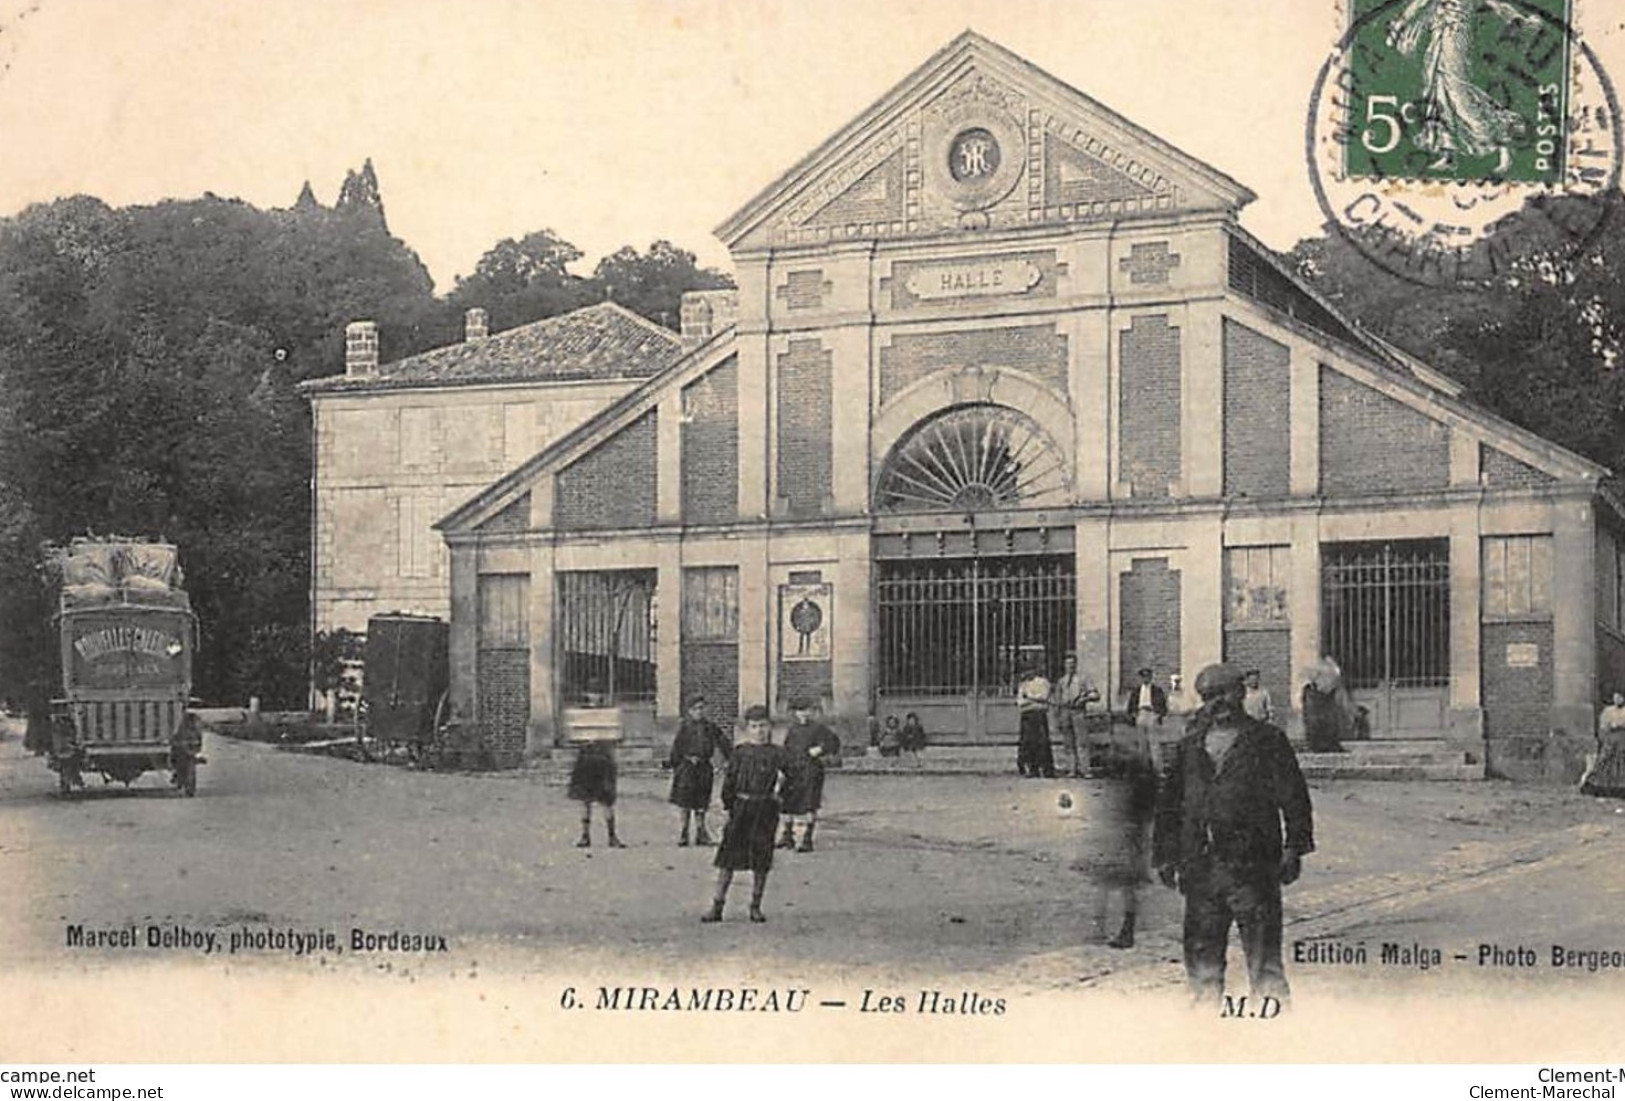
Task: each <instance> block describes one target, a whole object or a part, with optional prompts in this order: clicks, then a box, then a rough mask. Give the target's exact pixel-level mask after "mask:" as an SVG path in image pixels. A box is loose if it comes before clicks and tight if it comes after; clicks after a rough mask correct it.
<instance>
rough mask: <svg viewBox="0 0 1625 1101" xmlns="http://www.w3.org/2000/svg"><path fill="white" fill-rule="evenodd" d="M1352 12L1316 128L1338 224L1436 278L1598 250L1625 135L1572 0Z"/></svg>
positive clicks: (1366, 247) (1324, 194)
mask: <svg viewBox="0 0 1625 1101" xmlns="http://www.w3.org/2000/svg"><path fill="white" fill-rule="evenodd" d="M1346 15H1347V21H1346V28H1347V29H1346V31H1345V33H1344V34H1343V36H1342V38H1341V39H1340V40H1339V41H1338V43H1337V45H1336V47H1335V48H1334V50H1333V52H1332V55H1331V56H1330V57H1329V58H1328V60H1327V62H1326V64H1325V65H1324V66H1323V68H1322V70H1321V74H1320V79H1319V81H1318V82H1317V84H1316V87H1315V91H1314V93H1313V95H1312V96H1311V101H1310V114H1309V123H1308V128H1307V138H1306V141H1307V150H1306V153H1307V157H1308V161H1309V167H1310V174H1311V178H1312V180H1313V184H1314V189H1315V194H1316V197H1317V199H1318V200H1319V202H1320V205H1321V209H1322V212H1323V213H1324V214H1325V216H1326V218H1327V221H1328V222H1329V223H1330V224H1331V225H1333V226H1335V227H1336V228H1337V229H1338V230H1339V231H1340V232H1342V233H1343V235H1344V236H1345V237H1347V238H1348V239H1349V240H1350V241H1352V242H1353V243H1354V244H1356V245H1357V246H1358V247H1359V248H1360V249H1361V250H1362V251H1363V252H1365V254H1366V255H1367V256H1368V257H1370V258H1371V259H1372V260H1374V261H1375V262H1377V263H1378V264H1380V265H1382V266H1383V267H1384V268H1386V269H1387V270H1389V271H1391V272H1393V273H1394V274H1397V275H1400V276H1402V277H1404V278H1406V279H1410V280H1413V281H1415V282H1418V283H1421V284H1424V285H1430V286H1456V285H1463V284H1474V283H1483V282H1485V281H1487V280H1490V279H1493V278H1495V277H1496V276H1497V275H1498V274H1504V273H1505V272H1507V271H1509V270H1510V269H1511V268H1512V267H1514V266H1515V265H1516V264H1517V263H1518V262H1519V261H1520V260H1526V259H1528V258H1530V257H1533V256H1536V255H1537V254H1542V253H1545V254H1547V255H1551V254H1553V253H1557V254H1561V255H1565V256H1573V255H1575V254H1577V253H1580V252H1583V251H1584V250H1585V249H1586V248H1588V247H1589V245H1590V244H1591V243H1592V242H1593V241H1594V240H1595V239H1596V237H1597V235H1598V233H1600V231H1601V229H1602V227H1603V225H1604V224H1605V223H1606V221H1607V220H1608V219H1609V218H1610V217H1611V216H1612V212H1613V209H1614V206H1615V205H1616V204H1615V196H1617V194H1618V184H1619V167H1620V150H1621V146H1622V142H1621V138H1620V117H1619V107H1618V102H1617V98H1616V96H1615V92H1614V89H1613V84H1612V82H1611V81H1610V79H1609V77H1608V75H1607V73H1606V71H1605V70H1604V67H1603V66H1602V64H1601V62H1600V61H1599V60H1598V57H1597V55H1596V53H1595V52H1594V51H1593V50H1592V48H1591V47H1590V46H1589V45H1588V44H1587V43H1586V40H1585V38H1584V36H1583V34H1582V33H1581V30H1580V28H1579V26H1578V24H1577V22H1576V20H1577V19H1578V15H1577V13H1576V11H1575V3H1574V0H1348V5H1347V8H1346ZM1515 215H1516V216H1517V217H1514V216H1515Z"/></svg>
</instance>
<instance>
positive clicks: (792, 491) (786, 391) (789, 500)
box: [778, 340, 834, 516]
mask: <svg viewBox="0 0 1625 1101" xmlns="http://www.w3.org/2000/svg"><path fill="white" fill-rule="evenodd" d="M832 359H833V357H832V356H831V354H830V353H829V352H828V351H826V350H825V349H824V346H823V344H822V343H821V342H820V341H817V340H792V341H791V342H790V350H789V351H787V352H785V353H784V354H783V355H782V356H780V357H779V378H778V383H779V385H778V411H779V447H778V459H779V461H778V496H779V499H780V500H782V501H783V502H784V507H785V509H786V511H787V512H788V513H789V514H790V515H791V516H818V515H821V514H822V513H823V512H824V511H825V509H826V507H827V505H828V502H829V498H830V490H831V479H832V469H833V465H834V460H833V455H832V445H831V441H830V424H831V419H832V406H833V403H834V395H833V392H832V388H833V386H834V382H833V378H832V372H833V366H832Z"/></svg>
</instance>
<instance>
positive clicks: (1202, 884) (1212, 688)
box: [1152, 663, 1315, 1005]
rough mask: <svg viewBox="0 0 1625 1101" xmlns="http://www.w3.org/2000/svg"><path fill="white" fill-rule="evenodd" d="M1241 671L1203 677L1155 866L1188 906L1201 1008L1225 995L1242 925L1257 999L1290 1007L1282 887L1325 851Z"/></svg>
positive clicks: (1168, 795) (1164, 813)
mask: <svg viewBox="0 0 1625 1101" xmlns="http://www.w3.org/2000/svg"><path fill="white" fill-rule="evenodd" d="M1246 691H1247V688H1246V682H1245V679H1244V678H1243V676H1242V672H1241V670H1240V669H1238V668H1236V667H1235V666H1233V665H1227V664H1224V663H1220V664H1218V665H1210V666H1208V667H1207V668H1206V669H1203V670H1202V672H1201V673H1200V674H1199V675H1198V676H1197V678H1196V692H1197V695H1199V696H1200V697H1201V699H1202V705H1201V707H1200V708H1199V709H1198V710H1197V711H1196V713H1195V714H1193V715H1192V716H1191V718H1190V720H1189V722H1187V724H1186V734H1185V736H1184V737H1183V738H1181V739H1180V740H1179V742H1178V743H1177V744H1176V746H1175V747H1174V756H1173V760H1172V762H1171V764H1170V766H1169V768H1168V771H1167V774H1166V775H1165V776H1164V778H1163V786H1162V790H1161V791H1160V792H1159V793H1158V797H1157V814H1156V825H1155V830H1154V833H1153V838H1152V860H1153V863H1154V864H1155V865H1156V868H1157V875H1158V877H1159V878H1161V880H1162V882H1163V883H1164V884H1166V885H1167V886H1169V887H1174V886H1177V887H1178V888H1179V890H1180V891H1181V892H1182V893H1183V894H1184V896H1185V929H1184V946H1185V974H1186V977H1187V978H1188V979H1189V981H1190V986H1191V993H1192V995H1193V997H1194V998H1195V999H1196V1000H1197V1001H1198V1002H1200V1003H1207V1004H1213V1005H1217V1004H1218V1002H1219V1001H1220V999H1221V998H1222V996H1223V994H1224V956H1225V949H1226V947H1227V946H1228V944H1229V941H1230V926H1231V925H1232V924H1234V925H1235V926H1236V927H1237V928H1238V929H1239V930H1240V935H1241V945H1242V948H1243V950H1244V951H1245V952H1246V955H1247V976H1248V979H1249V981H1250V984H1251V989H1252V992H1253V993H1254V994H1258V995H1268V996H1271V997H1274V998H1276V999H1278V1000H1279V1001H1280V1002H1282V1003H1283V1004H1284V1003H1285V1001H1286V998H1287V995H1288V993H1289V988H1288V986H1287V981H1286V969H1285V967H1284V965H1283V964H1282V960H1281V885H1282V884H1284V883H1291V882H1293V881H1294V880H1296V879H1297V878H1298V874H1299V871H1300V870H1301V867H1302V865H1301V859H1302V857H1303V855H1304V854H1305V853H1309V852H1313V851H1314V848H1315V837H1314V824H1313V818H1312V813H1311V809H1310V805H1309V788H1308V786H1307V785H1306V784H1305V783H1304V782H1303V773H1302V772H1301V771H1299V769H1298V759H1297V757H1296V756H1295V755H1294V754H1293V752H1292V746H1291V745H1290V744H1289V743H1288V742H1287V738H1286V735H1285V734H1284V733H1282V732H1281V731H1280V730H1279V729H1278V728H1276V727H1273V726H1270V725H1269V724H1268V723H1263V722H1259V721H1258V720H1257V719H1255V718H1253V717H1252V716H1251V715H1249V714H1247V711H1246V709H1245V708H1244V707H1243V700H1244V698H1245V696H1246Z"/></svg>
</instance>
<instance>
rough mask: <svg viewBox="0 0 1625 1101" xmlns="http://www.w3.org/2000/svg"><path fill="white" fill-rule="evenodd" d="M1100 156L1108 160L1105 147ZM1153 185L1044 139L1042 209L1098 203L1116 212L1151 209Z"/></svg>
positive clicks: (1054, 139) (1051, 137) (1065, 144)
mask: <svg viewBox="0 0 1625 1101" xmlns="http://www.w3.org/2000/svg"><path fill="white" fill-rule="evenodd" d="M1098 153H1099V154H1105V155H1106V156H1111V155H1112V153H1111V152H1110V151H1109V150H1107V149H1106V148H1105V147H1104V146H1100V147H1099V148H1098ZM1156 197H1157V195H1156V190H1155V184H1153V183H1151V182H1149V181H1147V182H1141V181H1139V180H1136V179H1134V178H1132V177H1131V176H1129V175H1128V174H1127V173H1125V172H1122V171H1120V170H1119V169H1117V168H1114V167H1112V166H1111V165H1109V164H1107V163H1106V162H1105V161H1103V160H1102V159H1101V158H1100V156H1099V155H1097V154H1096V153H1093V152H1089V151H1085V150H1083V149H1080V148H1078V147H1077V146H1075V145H1073V144H1072V143H1071V142H1067V141H1063V140H1061V139H1060V138H1057V137H1056V136H1055V135H1053V134H1046V135H1044V205H1045V206H1050V207H1058V206H1073V205H1076V204H1082V205H1083V206H1085V207H1090V206H1092V205H1093V204H1096V203H1100V204H1102V205H1105V204H1116V208H1117V209H1118V210H1136V211H1137V210H1142V209H1154V208H1155V204H1156Z"/></svg>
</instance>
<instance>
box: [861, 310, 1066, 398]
mask: <svg viewBox="0 0 1625 1101" xmlns="http://www.w3.org/2000/svg"><path fill="white" fill-rule="evenodd" d="M944 367H995V368H1011V369H1014V370H1018V371H1025V372H1026V373H1027V374H1030V375H1033V376H1034V377H1036V378H1039V379H1041V380H1043V381H1044V382H1046V383H1048V384H1049V385H1050V386H1052V387H1054V388H1055V389H1056V390H1057V391H1059V392H1060V393H1062V394H1065V393H1066V392H1067V342H1066V337H1064V336H1062V335H1060V334H1059V333H1057V332H1056V331H1055V326H1054V325H1023V326H1016V327H1011V328H1004V329H971V330H967V331H964V332H955V333H920V334H902V335H899V336H896V337H893V338H892V342H891V344H890V345H889V346H887V347H884V348H882V349H881V350H880V401H881V404H882V405H884V404H885V403H886V402H888V401H890V400H891V399H892V398H894V397H896V396H897V394H898V393H900V392H901V391H903V390H905V389H907V388H908V387H909V386H911V385H913V384H914V383H916V382H918V381H919V380H920V379H922V378H925V377H926V376H927V375H930V374H932V373H933V372H936V371H940V370H942V369H943V368H944Z"/></svg>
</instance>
